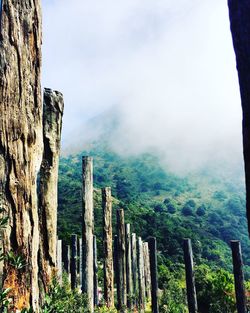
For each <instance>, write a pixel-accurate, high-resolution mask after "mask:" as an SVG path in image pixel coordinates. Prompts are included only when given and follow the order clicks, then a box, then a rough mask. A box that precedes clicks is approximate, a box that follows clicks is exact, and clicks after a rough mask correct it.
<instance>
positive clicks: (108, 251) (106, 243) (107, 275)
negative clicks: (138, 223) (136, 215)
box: [102, 188, 114, 308]
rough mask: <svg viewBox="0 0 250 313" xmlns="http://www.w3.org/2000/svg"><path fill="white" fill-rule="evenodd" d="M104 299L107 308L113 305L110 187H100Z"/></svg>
mask: <svg viewBox="0 0 250 313" xmlns="http://www.w3.org/2000/svg"><path fill="white" fill-rule="evenodd" d="M102 208H103V249H104V267H103V270H104V300H105V303H106V305H107V307H108V308H111V307H113V306H114V273H113V249H112V197H111V188H104V189H102Z"/></svg>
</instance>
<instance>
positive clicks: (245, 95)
mask: <svg viewBox="0 0 250 313" xmlns="http://www.w3.org/2000/svg"><path fill="white" fill-rule="evenodd" d="M228 6H229V15H230V22H231V32H232V37H233V44H234V50H235V54H236V61H237V69H238V76H239V84H240V93H241V103H242V110H243V122H242V126H243V152H244V160H245V176H246V205H247V218H248V230H249V233H250V19H249V16H250V2H249V0H228Z"/></svg>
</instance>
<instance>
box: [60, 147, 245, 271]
mask: <svg viewBox="0 0 250 313" xmlns="http://www.w3.org/2000/svg"><path fill="white" fill-rule="evenodd" d="M84 154H89V151H82V152H81V153H79V154H77V155H74V156H68V157H64V158H62V159H61V163H60V175H59V177H60V181H59V230H60V235H61V236H62V237H67V236H69V235H70V234H71V233H72V232H75V233H78V234H80V233H81V156H82V155H84ZM91 155H92V156H94V172H95V174H94V184H95V232H96V234H97V235H98V238H101V223H102V209H101V194H100V188H101V187H105V186H111V187H112V194H113V197H114V209H115V208H117V207H122V208H124V209H125V214H126V220H127V222H130V223H131V225H132V229H133V230H134V231H135V232H137V233H139V234H142V236H143V238H144V239H146V238H147V237H149V236H152V235H154V236H156V237H157V239H158V245H159V250H160V252H161V258H162V260H163V262H164V263H168V262H177V263H178V262H180V263H181V262H182V239H183V238H184V237H189V238H191V239H192V240H193V246H194V253H195V257H196V262H197V263H202V264H204V263H207V264H210V265H213V266H220V267H223V268H225V269H230V266H231V252H230V249H229V245H228V244H229V241H230V240H232V239H240V240H241V241H242V245H243V254H244V258H245V264H246V265H247V267H246V269H247V272H249V273H250V267H249V268H248V266H250V247H249V242H248V236H247V231H246V230H247V226H246V218H245V209H244V206H245V197H244V185H243V179H242V177H241V176H239V177H238V176H236V175H234V176H233V175H229V173H230V172H229V171H228V172H227V169H226V168H224V169H223V168H221V167H218V169H220V170H218V169H217V170H216V168H215V169H214V171H212V169H207V170H203V171H200V172H198V173H193V174H192V175H191V174H190V175H189V176H187V177H178V176H176V175H174V174H171V173H170V172H168V171H166V170H165V169H164V168H163V167H162V166H161V163H160V160H159V159H158V158H157V157H156V156H153V155H150V154H144V155H140V156H137V157H124V158H123V157H121V156H119V155H117V154H115V153H113V152H111V151H108V150H107V149H105V148H100V147H98V146H96V147H92V149H91ZM211 172H212V173H213V174H208V173H211ZM113 213H114V223H115V210H114V212H113ZM99 244H100V243H99Z"/></svg>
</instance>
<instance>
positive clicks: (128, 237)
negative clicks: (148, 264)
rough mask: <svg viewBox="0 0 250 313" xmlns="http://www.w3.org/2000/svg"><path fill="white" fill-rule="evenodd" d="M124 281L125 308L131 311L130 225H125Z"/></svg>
mask: <svg viewBox="0 0 250 313" xmlns="http://www.w3.org/2000/svg"><path fill="white" fill-rule="evenodd" d="M125 233H126V274H127V277H126V281H127V307H128V309H132V306H133V303H132V294H133V284H132V259H131V236H130V224H126V229H125Z"/></svg>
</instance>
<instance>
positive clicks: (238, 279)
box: [231, 240, 247, 313]
mask: <svg viewBox="0 0 250 313" xmlns="http://www.w3.org/2000/svg"><path fill="white" fill-rule="evenodd" d="M231 248H232V257H233V268H234V285H235V294H236V304H237V312H238V313H246V312H247V305H246V294H245V286H244V272H243V260H242V253H241V244H240V242H239V241H238V240H233V241H231Z"/></svg>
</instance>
